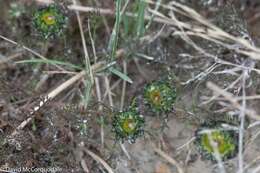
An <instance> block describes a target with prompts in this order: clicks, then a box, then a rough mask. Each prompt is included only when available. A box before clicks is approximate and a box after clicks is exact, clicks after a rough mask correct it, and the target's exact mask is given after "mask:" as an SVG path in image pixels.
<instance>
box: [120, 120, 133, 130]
mask: <svg viewBox="0 0 260 173" xmlns="http://www.w3.org/2000/svg"><path fill="white" fill-rule="evenodd" d="M122 126H123V127H122V128H123V130H124V131H125V132H126V133H132V132H133V131H134V130H135V126H136V124H135V122H134V120H133V119H126V120H125V121H124V122H123V124H122Z"/></svg>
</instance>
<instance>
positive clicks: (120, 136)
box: [112, 109, 145, 143]
mask: <svg viewBox="0 0 260 173" xmlns="http://www.w3.org/2000/svg"><path fill="white" fill-rule="evenodd" d="M112 121H113V122H112V126H113V128H112V131H113V132H114V133H115V137H116V140H117V141H120V142H124V141H125V140H127V141H128V142H129V143H134V142H135V140H136V138H138V137H139V136H142V135H143V133H144V123H145V121H144V117H143V116H142V115H140V114H139V113H138V112H137V111H136V110H135V109H129V110H127V111H122V112H117V113H115V115H114V117H113V120H112Z"/></svg>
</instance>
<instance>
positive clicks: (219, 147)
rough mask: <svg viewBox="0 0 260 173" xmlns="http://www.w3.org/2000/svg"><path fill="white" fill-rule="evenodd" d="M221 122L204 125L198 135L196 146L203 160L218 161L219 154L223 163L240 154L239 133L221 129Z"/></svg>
mask: <svg viewBox="0 0 260 173" xmlns="http://www.w3.org/2000/svg"><path fill="white" fill-rule="evenodd" d="M220 124H221V122H215V123H214V125H205V124H204V125H203V126H202V127H201V128H199V129H198V130H197V131H196V133H195V136H196V140H195V144H196V146H197V148H198V151H199V153H200V154H201V156H202V158H203V159H207V160H211V161H214V162H215V161H217V159H216V154H217V153H218V154H219V156H220V159H221V160H222V161H224V160H228V159H231V158H234V157H235V156H236V155H237V152H238V133H237V131H234V130H231V129H228V130H227V129H223V128H221V127H220Z"/></svg>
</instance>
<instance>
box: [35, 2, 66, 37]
mask: <svg viewBox="0 0 260 173" xmlns="http://www.w3.org/2000/svg"><path fill="white" fill-rule="evenodd" d="M66 23H67V17H66V16H65V15H64V14H63V13H62V11H61V9H60V8H58V7H57V6H56V5H50V6H47V7H44V8H41V9H39V10H37V11H36V12H35V13H34V15H33V25H34V27H35V29H36V30H37V31H38V32H39V33H40V34H41V35H42V36H43V37H44V38H45V39H48V38H52V37H54V36H60V35H61V34H62V33H63V31H64V29H65V27H66Z"/></svg>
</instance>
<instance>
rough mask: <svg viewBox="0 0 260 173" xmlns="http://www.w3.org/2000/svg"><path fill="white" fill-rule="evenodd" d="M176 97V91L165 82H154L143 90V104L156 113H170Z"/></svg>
mask: <svg viewBox="0 0 260 173" xmlns="http://www.w3.org/2000/svg"><path fill="white" fill-rule="evenodd" d="M176 96H177V95H176V89H175V88H174V87H173V86H171V84H170V83H168V82H166V81H154V82H152V83H149V84H147V85H146V86H145V88H144V101H145V104H146V105H148V106H149V107H150V109H151V110H152V111H153V112H156V113H167V112H170V111H171V110H172V108H173V104H174V103H175V100H176Z"/></svg>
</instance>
